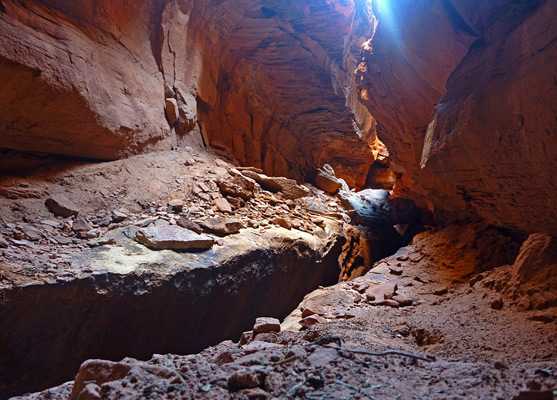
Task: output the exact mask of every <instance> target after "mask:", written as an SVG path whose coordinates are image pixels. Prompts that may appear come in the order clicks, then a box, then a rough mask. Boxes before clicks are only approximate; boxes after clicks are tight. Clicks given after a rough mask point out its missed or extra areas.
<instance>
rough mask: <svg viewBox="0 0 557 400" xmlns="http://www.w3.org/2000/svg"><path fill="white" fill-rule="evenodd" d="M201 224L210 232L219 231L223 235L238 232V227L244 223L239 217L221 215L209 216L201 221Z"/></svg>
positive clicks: (241, 226)
mask: <svg viewBox="0 0 557 400" xmlns="http://www.w3.org/2000/svg"><path fill="white" fill-rule="evenodd" d="M202 225H203V226H204V227H205V228H207V229H208V230H210V231H212V232H217V233H221V234H223V235H230V234H231V233H238V232H239V231H240V229H242V228H244V224H243V223H242V221H240V220H239V219H236V218H223V217H213V218H209V219H208V220H206V221H203V222H202Z"/></svg>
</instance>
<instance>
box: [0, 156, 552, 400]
mask: <svg viewBox="0 0 557 400" xmlns="http://www.w3.org/2000/svg"><path fill="white" fill-rule="evenodd" d="M230 166H231V164H230V163H229V162H226V161H223V160H221V159H219V158H218V157H217V156H215V155H214V154H209V153H205V152H203V151H196V150H192V149H187V150H186V151H175V152H163V153H153V154H147V155H142V156H138V157H133V158H132V159H128V160H120V161H116V162H112V163H104V164H91V165H76V166H73V167H67V166H66V167H64V168H63V169H60V170H57V171H52V170H50V171H45V172H44V173H43V174H42V175H40V176H37V175H36V176H30V177H25V178H6V179H5V180H4V181H3V182H2V185H0V186H1V193H0V194H1V195H2V197H1V198H0V206H1V207H0V210H1V211H0V217H1V218H2V231H0V234H1V235H2V237H0V239H2V240H3V241H4V243H5V244H6V247H5V248H4V249H1V251H2V255H3V257H2V261H1V266H2V269H1V276H0V278H1V279H0V288H1V289H2V290H11V289H13V288H25V287H28V286H32V285H38V284H47V285H48V284H53V283H56V282H66V281H69V280H72V279H80V278H83V277H84V276H87V275H96V274H98V273H99V271H101V272H102V273H106V272H107V271H109V270H110V271H109V272H111V273H114V274H118V273H123V274H125V273H129V272H130V271H128V270H125V271H124V270H120V269H118V268H124V267H123V266H120V267H114V266H112V267H111V265H110V264H111V262H110V260H113V258H111V259H108V261H106V262H105V264H106V265H97V267H96V268H97V270H95V268H92V267H91V265H88V264H87V263H86V262H85V261H83V260H84V258H85V259H86V258H87V254H90V253H88V252H91V251H92V250H91V249H92V248H93V249H95V248H96V246H97V245H99V243H98V242H95V241H98V239H99V238H95V237H89V238H88V237H84V238H78V237H76V235H75V233H73V232H72V227H71V226H67V221H66V223H65V222H64V219H61V218H58V219H57V218H55V217H53V216H52V214H50V213H49V212H48V210H47V209H46V208H45V206H44V199H45V198H46V197H47V196H49V195H53V194H56V193H64V195H65V196H66V197H68V198H70V199H71V200H72V201H73V202H74V203H76V204H79V205H80V207H81V213H82V214H85V215H87V216H88V219H89V220H90V221H91V223H92V226H91V227H92V228H93V230H95V229H98V230H99V231H100V232H102V235H103V236H102V237H105V236H107V237H110V235H111V234H115V235H116V233H117V232H120V230H121V229H123V228H124V227H125V225H128V224H129V222H130V221H132V222H133V223H139V224H142V223H143V222H142V221H144V220H150V223H153V224H155V220H161V221H164V222H160V223H159V224H161V225H165V226H166V225H172V224H176V222H177V220H178V219H179V218H180V217H181V216H183V212H175V211H173V210H171V209H170V208H169V206H168V205H167V203H168V201H170V200H172V199H177V198H180V199H183V202H184V204H183V209H184V210H194V212H197V213H198V214H197V215H195V214H192V215H191V217H192V218H196V217H199V218H197V219H198V220H199V222H202V220H203V219H206V217H208V216H211V214H213V216H222V217H226V216H231V215H233V216H234V217H235V218H239V219H240V220H241V222H242V223H243V224H245V227H246V228H244V229H245V230H244V231H243V232H246V231H249V232H251V233H259V234H263V233H265V232H267V233H266V234H270V235H271V236H273V230H284V231H286V229H284V228H282V227H280V226H279V225H280V224H282V223H283V222H282V221H281V220H278V221H277V220H276V217H277V216H279V217H280V216H282V217H284V218H286V219H288V220H289V221H290V223H292V222H293V221H296V222H295V224H296V228H293V229H292V230H291V231H290V230H289V232H291V233H288V234H286V235H302V236H303V235H308V237H311V238H315V240H325V239H326V237H327V234H326V232H328V228H327V227H329V224H340V223H341V220H339V219H338V218H337V217H336V216H335V215H337V214H338V213H339V212H340V211H341V205H340V202H339V201H338V200H337V199H336V198H335V197H331V196H328V195H325V194H324V193H322V192H319V191H317V190H315V189H313V188H310V191H311V193H312V195H313V200H312V202H313V203H314V205H313V206H314V207H315V204H317V205H318V206H319V207H321V214H320V215H317V214H315V213H309V212H308V211H307V207H306V208H305V209H304V207H303V204H302V203H300V202H299V201H298V200H296V202H294V204H293V206H292V203H290V204H289V205H288V204H287V203H286V201H285V200H284V199H282V198H280V197H281V196H280V195H276V194H275V195H272V194H270V193H267V192H263V193H261V194H260V195H258V199H259V200H258V201H254V202H250V203H249V204H248V206H243V207H239V208H238V210H236V211H233V212H223V211H220V210H219V209H218V208H217V207H216V205H215V200H216V199H218V198H221V197H219V194H218V189H217V188H216V186H215V184H214V180H215V179H217V178H219V177H224V176H226V173H227V168H229V167H230ZM277 197H278V198H277ZM113 210H120V211H119V212H121V213H123V214H125V215H126V221H128V222H124V221H121V222H114V221H112V222H111V221H110V218H108V217H110V216H111V211H113ZM187 216H188V217H190V215H187ZM107 218H108V219H107ZM45 221H50V222H47V223H45ZM48 227H50V228H48ZM38 228H40V234H39V238H37V237H36V235H34V234H33V232H34V231H35V230H37V229H38ZM479 229H481V228H479V227H478V226H474V225H463V226H449V227H445V228H435V229H433V228H432V229H430V230H428V231H426V232H423V233H421V234H419V235H418V236H417V237H415V238H414V240H413V242H412V243H411V244H410V245H409V246H407V247H403V248H401V249H400V250H399V251H398V252H397V253H396V254H395V255H393V256H391V257H388V258H386V259H383V260H381V261H379V262H377V263H375V265H374V266H373V268H372V269H371V271H369V272H368V273H367V274H365V275H364V276H361V277H359V278H356V279H355V280H352V281H350V282H342V283H338V284H336V285H333V286H330V287H320V288H318V289H316V290H315V291H313V292H311V293H309V294H308V295H307V296H306V298H305V299H304V300H303V301H302V302H301V304H300V305H299V307H297V308H296V309H295V310H294V311H292V313H291V314H290V315H289V316H287V317H286V318H285V319H284V320H283V322H282V325H281V331H280V332H275V331H271V332H267V333H258V334H254V333H253V332H251V331H249V332H246V333H245V334H244V335H242V338H241V339H240V341H239V342H232V341H231V340H226V341H224V342H222V343H220V344H218V345H215V346H211V347H208V348H207V349H205V350H203V351H201V352H200V353H197V354H190V355H175V354H165V355H154V356H153V357H152V358H151V360H149V361H141V360H136V359H132V358H125V359H123V360H122V361H119V362H118V361H103V360H90V361H87V362H86V363H84V364H83V365H82V367H81V369H80V371H79V374H78V375H77V378H76V381H75V382H74V381H71V382H67V383H65V384H63V385H61V386H58V387H55V388H52V389H49V390H45V391H42V392H38V393H35V394H30V395H27V396H24V397H22V398H26V399H69V398H74V399H82V400H86V399H101V398H102V399H122V398H129V399H137V398H141V399H205V398H206V399H224V398H236V399H275V398H277V399H278V398H287V399H295V398H300V399H310V400H314V399H323V400H324V399H337V400H340V399H366V398H367V399H460V398H469V399H480V398H481V399H510V398H513V399H517V400H519V399H552V398H554V393H555V392H554V391H555V390H557V372H556V371H557V354H556V351H555V349H556V346H555V343H556V342H557V329H556V324H557V318H556V316H557V310H556V307H555V306H554V302H553V300H551V301H546V300H547V298H550V299H554V297H555V289H554V287H555V282H539V284H530V286H528V290H527V291H521V290H520V287H521V286H520V285H519V284H517V283H516V279H517V277H516V273H517V271H516V268H515V267H514V266H512V265H504V266H501V267H498V268H495V269H492V270H489V271H480V270H478V268H477V259H478V249H477V248H476V247H475V244H474V243H475V242H474V240H475V238H474V235H475V234H476V232H477V231H478V230H479ZM116 236H117V235H116ZM60 238H62V239H60ZM64 238H65V239H68V240H64ZM233 238H234V235H231V236H226V237H224V238H220V239H218V238H216V239H217V241H218V242H217V243H216V244H215V246H217V248H218V247H219V246H220V247H224V248H227V246H228V244H231V243H232V242H233ZM308 240H313V239H308ZM59 241H61V242H62V243H59ZM116 244H117V243H116ZM111 245H112V244H102V243H101V244H100V246H111ZM92 246H93V247H92ZM116 247H117V246H116ZM80 254H81V256H79V255H80ZM199 254H201V253H199ZM79 257H82V258H81V259H80V258H79ZM83 257H84V258H83ZM140 264H141V263H139V264H138V265H140ZM155 264H156V263H155ZM159 264H160V263H159ZM111 268H112V270H111ZM133 268H135V269H134V271H135V270H136V269H137V268H138V267H137V266H135V267H133ZM536 285H537V286H536ZM284 296H288V294H287V293H285V294H284ZM393 299H397V300H396V301H395V300H393ZM544 299H546V300H544ZM544 301H545V302H544ZM262 316H264V315H262ZM145 324H149V321H148V320H146V321H145ZM161 329H163V328H162V327H161ZM234 339H236V338H234ZM338 345H341V346H342V347H343V348H345V349H347V350H342V349H338V348H336V346H338ZM350 350H359V351H363V352H374V353H377V352H379V353H381V352H384V351H390V350H395V351H398V352H402V353H403V354H386V355H374V354H358V353H354V352H351V351H350ZM61 351H68V352H71V351H72V349H62V350H61ZM77 372H78V371H77V370H76V371H75V373H77ZM74 386H75V388H74ZM72 388H74V393H73V397H72Z"/></svg>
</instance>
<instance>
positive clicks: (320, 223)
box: [313, 217, 325, 228]
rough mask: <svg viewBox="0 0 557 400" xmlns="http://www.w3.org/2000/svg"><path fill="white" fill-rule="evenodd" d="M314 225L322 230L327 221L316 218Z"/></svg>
mask: <svg viewBox="0 0 557 400" xmlns="http://www.w3.org/2000/svg"><path fill="white" fill-rule="evenodd" d="M313 223H314V224H315V225H317V226H320V227H321V228H324V227H325V220H324V219H323V218H320V217H316V218H314V219H313Z"/></svg>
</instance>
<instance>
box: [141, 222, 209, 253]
mask: <svg viewBox="0 0 557 400" xmlns="http://www.w3.org/2000/svg"><path fill="white" fill-rule="evenodd" d="M135 240H137V241H138V242H139V243H142V244H144V245H145V246H147V247H151V248H154V249H157V250H162V249H170V250H188V249H200V250H204V249H208V248H210V247H211V246H212V245H213V243H214V242H215V241H214V239H213V238H212V237H210V236H206V235H199V234H197V233H195V232H193V231H190V230H189V229H184V228H182V227H179V226H177V225H167V226H155V227H151V228H144V229H139V230H138V232H137V234H136V236H135Z"/></svg>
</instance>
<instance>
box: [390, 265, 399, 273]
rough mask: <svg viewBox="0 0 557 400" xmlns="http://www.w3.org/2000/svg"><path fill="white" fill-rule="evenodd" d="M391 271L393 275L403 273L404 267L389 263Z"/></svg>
mask: <svg viewBox="0 0 557 400" xmlns="http://www.w3.org/2000/svg"><path fill="white" fill-rule="evenodd" d="M389 272H390V273H391V274H393V275H402V268H399V267H395V266H393V265H389Z"/></svg>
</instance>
